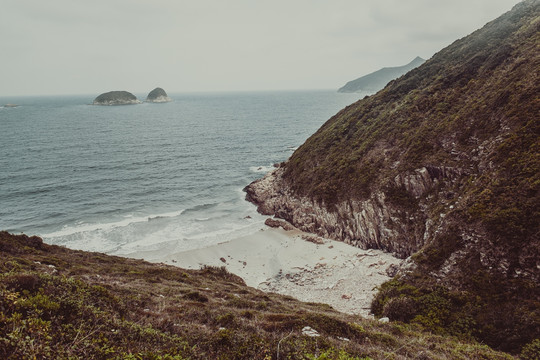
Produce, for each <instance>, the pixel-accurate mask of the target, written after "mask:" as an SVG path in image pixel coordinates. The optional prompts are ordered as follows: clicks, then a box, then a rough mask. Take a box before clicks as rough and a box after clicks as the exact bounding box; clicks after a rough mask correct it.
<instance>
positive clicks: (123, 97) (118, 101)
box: [92, 91, 141, 105]
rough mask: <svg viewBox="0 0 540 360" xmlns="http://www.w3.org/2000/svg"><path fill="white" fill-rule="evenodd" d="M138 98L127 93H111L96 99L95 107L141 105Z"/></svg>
mask: <svg viewBox="0 0 540 360" xmlns="http://www.w3.org/2000/svg"><path fill="white" fill-rule="evenodd" d="M140 103H141V102H140V101H139V100H137V97H136V96H135V95H133V94H132V93H130V92H127V91H109V92H106V93H103V94H101V95H99V96H98V97H96V98H95V99H94V102H93V103H92V104H93V105H133V104H140Z"/></svg>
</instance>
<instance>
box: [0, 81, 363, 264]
mask: <svg viewBox="0 0 540 360" xmlns="http://www.w3.org/2000/svg"><path fill="white" fill-rule="evenodd" d="M135 95H137V96H138V98H139V99H144V98H145V94H135ZM169 96H170V97H171V98H172V99H173V101H172V102H169V103H160V104H154V103H142V104H139V105H126V106H94V105H90V104H91V103H92V101H93V98H94V97H95V95H91V96H88V95H85V96H83V95H79V96H54V97H51V96H49V97H9V98H8V97H3V98H2V97H0V230H6V231H9V232H11V233H15V234H17V233H25V234H27V235H38V236H40V237H42V238H43V239H44V241H45V242H46V243H49V244H56V245H61V246H66V247H68V248H71V249H81V250H87V251H98V252H105V253H108V254H114V255H120V256H130V254H134V253H148V254H152V253H154V252H159V251H163V250H164V249H166V250H167V251H170V252H179V251H185V250H191V249H198V248H203V247H207V246H211V245H214V244H217V243H221V242H225V241H228V240H231V239H234V238H237V237H242V236H247V235H250V234H253V233H255V232H257V231H259V230H260V229H261V228H263V227H264V220H265V217H263V216H262V215H259V214H258V213H257V211H256V208H255V206H254V205H252V204H250V203H248V202H247V201H245V193H244V192H243V191H242V189H243V188H244V187H245V186H246V185H248V184H249V183H250V182H252V181H254V180H255V179H257V178H260V177H262V176H264V174H265V173H267V172H268V171H270V170H271V169H272V168H273V166H274V164H276V163H279V162H282V161H285V160H287V158H288V157H289V156H290V155H291V154H292V153H293V151H294V150H295V149H296V148H297V147H298V146H300V145H301V144H302V143H303V142H304V141H305V140H306V139H307V138H308V137H309V136H310V135H311V134H313V133H314V132H315V131H316V130H317V129H318V128H319V127H320V126H321V125H323V124H324V122H325V121H326V120H328V119H329V118H330V117H331V116H332V115H334V114H335V113H336V112H338V111H339V110H340V109H342V108H344V107H345V106H347V105H349V104H351V103H353V102H355V101H356V100H358V99H359V98H360V97H361V96H360V95H359V94H342V93H337V92H335V91H332V90H328V91H323V90H320V91H275V92H231V93H194V94H189V93H183V94H169ZM8 103H14V104H17V105H18V106H17V107H6V106H1V105H3V104H8ZM149 257H151V256H150V255H149ZM149 260H151V259H149Z"/></svg>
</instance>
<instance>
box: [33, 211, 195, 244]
mask: <svg viewBox="0 0 540 360" xmlns="http://www.w3.org/2000/svg"><path fill="white" fill-rule="evenodd" d="M184 211H185V210H179V211H173V212H167V213H162V214H155V215H148V216H133V215H125V216H124V219H122V220H119V221H115V222H110V223H95V224H88V223H84V222H80V223H77V224H75V225H66V226H64V227H63V228H62V229H61V230H58V231H54V232H51V233H47V234H42V235H41V236H42V237H44V238H46V239H52V238H62V237H66V236H71V235H74V234H78V233H90V232H95V231H108V230H112V229H115V228H121V227H126V226H129V225H132V224H136V223H144V222H150V221H152V220H157V219H165V218H173V217H177V216H180V215H182V214H183V213H184Z"/></svg>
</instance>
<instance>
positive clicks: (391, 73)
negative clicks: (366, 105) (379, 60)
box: [338, 56, 425, 93]
mask: <svg viewBox="0 0 540 360" xmlns="http://www.w3.org/2000/svg"><path fill="white" fill-rule="evenodd" d="M424 62H425V60H424V59H422V58H421V57H418V56H417V57H416V58H415V59H414V60H413V61H411V62H410V63H408V64H407V65H403V66H396V67H386V68H382V69H380V70H377V71H375V72H372V73H371V74H367V75H364V76H361V77H359V78H358V79H355V80H352V81H349V82H348V83H346V84H345V85H344V86H343V87H341V88H340V89H339V90H338V92H341V93H353V92H367V93H376V92H377V91H379V90H381V89H382V88H384V87H385V85H386V84H388V83H389V82H390V81H392V80H394V79H397V78H398V77H400V76H402V75H404V74H406V73H407V72H409V71H411V70H412V69H414V68H415V67H418V66H420V65H422V64H423V63H424Z"/></svg>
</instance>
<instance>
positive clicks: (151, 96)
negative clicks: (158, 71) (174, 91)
mask: <svg viewBox="0 0 540 360" xmlns="http://www.w3.org/2000/svg"><path fill="white" fill-rule="evenodd" d="M146 101H147V102H153V103H164V102H169V101H171V98H170V97H169V96H168V95H167V93H166V92H165V90H163V89H162V88H160V87H157V88H155V89H154V90H152V91H150V93H148V96H147V97H146Z"/></svg>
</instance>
